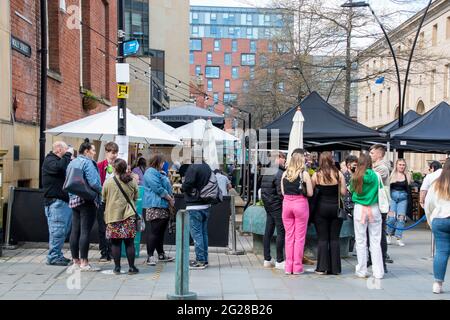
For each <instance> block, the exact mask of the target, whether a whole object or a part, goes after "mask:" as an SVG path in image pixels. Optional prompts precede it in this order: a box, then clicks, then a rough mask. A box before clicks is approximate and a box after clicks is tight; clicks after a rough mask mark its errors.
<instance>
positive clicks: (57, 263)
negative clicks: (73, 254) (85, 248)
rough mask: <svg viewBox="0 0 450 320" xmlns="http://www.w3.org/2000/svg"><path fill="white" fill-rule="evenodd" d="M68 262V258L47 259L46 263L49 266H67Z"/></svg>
mask: <svg viewBox="0 0 450 320" xmlns="http://www.w3.org/2000/svg"><path fill="white" fill-rule="evenodd" d="M69 263H70V260H69V261H67V260H64V259H58V260H55V261H51V262H50V261H47V265H49V266H60V267H67V266H68V265H69Z"/></svg>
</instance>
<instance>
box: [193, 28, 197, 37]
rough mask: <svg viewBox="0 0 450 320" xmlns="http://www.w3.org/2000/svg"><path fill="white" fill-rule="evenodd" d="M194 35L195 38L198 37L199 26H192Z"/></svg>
mask: <svg viewBox="0 0 450 320" xmlns="http://www.w3.org/2000/svg"><path fill="white" fill-rule="evenodd" d="M192 34H193V35H194V36H197V35H198V26H192Z"/></svg>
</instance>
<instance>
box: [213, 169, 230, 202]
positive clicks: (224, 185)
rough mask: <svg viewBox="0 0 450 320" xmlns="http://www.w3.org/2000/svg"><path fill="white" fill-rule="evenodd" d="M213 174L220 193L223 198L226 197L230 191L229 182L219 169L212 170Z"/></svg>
mask: <svg viewBox="0 0 450 320" xmlns="http://www.w3.org/2000/svg"><path fill="white" fill-rule="evenodd" d="M214 174H215V175H216V178H217V183H218V184H219V188H220V190H221V191H222V195H223V196H228V195H229V191H230V190H231V181H230V179H228V177H227V176H226V175H224V174H223V172H222V171H220V170H219V169H216V170H214Z"/></svg>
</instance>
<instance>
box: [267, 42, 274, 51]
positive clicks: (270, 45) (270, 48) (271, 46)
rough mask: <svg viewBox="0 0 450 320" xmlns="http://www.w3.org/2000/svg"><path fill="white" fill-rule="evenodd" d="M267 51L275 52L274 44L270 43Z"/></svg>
mask: <svg viewBox="0 0 450 320" xmlns="http://www.w3.org/2000/svg"><path fill="white" fill-rule="evenodd" d="M267 51H269V52H273V44H272V42H269V44H268V45H267Z"/></svg>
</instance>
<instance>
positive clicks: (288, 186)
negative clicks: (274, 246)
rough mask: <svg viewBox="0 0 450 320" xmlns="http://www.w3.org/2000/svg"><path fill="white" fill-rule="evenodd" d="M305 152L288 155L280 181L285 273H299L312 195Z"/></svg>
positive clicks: (301, 270)
mask: <svg viewBox="0 0 450 320" xmlns="http://www.w3.org/2000/svg"><path fill="white" fill-rule="evenodd" d="M304 153H305V151H304V150H303V149H295V150H294V151H293V152H292V156H291V159H290V160H289V163H288V166H287V169H286V171H285V172H284V174H283V177H282V179H281V181H282V183H281V192H282V193H283V196H284V198H283V216H282V217H283V225H284V229H285V230H286V236H285V254H286V260H285V273H286V274H302V273H303V272H304V270H303V263H302V259H303V251H304V248H305V238H306V231H307V229H308V218H309V206H308V199H307V198H306V197H311V196H312V195H313V188H312V184H311V178H310V176H309V174H308V172H307V171H306V168H305V157H304Z"/></svg>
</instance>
